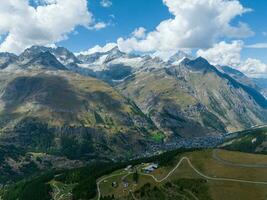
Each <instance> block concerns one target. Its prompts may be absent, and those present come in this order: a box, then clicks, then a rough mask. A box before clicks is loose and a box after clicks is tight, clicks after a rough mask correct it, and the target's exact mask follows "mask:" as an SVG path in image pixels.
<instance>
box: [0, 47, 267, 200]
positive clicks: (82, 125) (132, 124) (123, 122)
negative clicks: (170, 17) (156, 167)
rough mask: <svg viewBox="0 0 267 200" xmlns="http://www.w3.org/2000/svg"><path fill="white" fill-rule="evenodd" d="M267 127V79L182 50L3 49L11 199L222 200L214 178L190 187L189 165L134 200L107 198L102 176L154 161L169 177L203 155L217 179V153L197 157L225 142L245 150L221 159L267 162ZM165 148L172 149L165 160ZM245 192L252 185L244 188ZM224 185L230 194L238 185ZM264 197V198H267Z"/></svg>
mask: <svg viewBox="0 0 267 200" xmlns="http://www.w3.org/2000/svg"><path fill="white" fill-rule="evenodd" d="M266 123H267V99H266V85H264V81H261V80H259V79H250V78H248V77H247V76H246V75H244V74H243V73H241V72H239V71H237V70H235V69H233V68H231V67H229V66H213V65H211V64H210V63H209V62H208V61H207V60H205V59H204V58H202V57H198V58H194V57H192V56H190V55H187V54H185V53H183V52H177V53H176V54H175V55H173V56H172V57H171V58H170V59H169V60H167V61H163V60H162V59H160V58H158V57H151V56H149V55H137V54H136V55H135V54H127V53H124V52H121V51H120V50H119V48H118V47H115V48H113V49H111V50H109V51H106V52H96V53H93V54H74V53H72V52H70V51H68V50H67V49H65V48H63V47H58V48H48V47H43V46H33V47H31V48H28V49H26V50H25V51H24V52H23V53H21V54H20V55H14V54H11V53H0V161H1V162H0V183H1V184H2V185H3V187H2V188H1V190H0V191H1V192H0V196H2V198H3V199H7V200H16V199H19V200H24V199H25V200H26V199H27V200H30V199H51V198H52V199H56V200H59V199H61V200H62V199H77V200H78V199H91V198H92V199H93V198H95V199H96V198H97V199H100V198H102V199H148V200H151V199H158V198H156V197H158V195H161V196H160V199H179V198H181V199H203V200H207V199H221V198H220V197H219V196H218V191H219V189H218V188H219V187H220V186H218V185H217V188H216V187H215V186H214V185H212V186H211V185H210V183H209V182H207V181H206V180H205V181H204V180H202V179H201V178H203V177H204V178H205V176H202V177H197V176H196V175H194V176H193V177H191V179H188V176H189V175H188V174H189V172H188V171H186V170H188V168H184V169H183V170H185V171H184V173H183V174H184V175H188V176H185V177H184V179H181V180H179V181H177V180H176V181H174V182H171V183H164V184H163V183H161V181H157V183H159V185H155V183H152V179H151V180H146V179H145V178H142V177H140V181H141V182H142V181H143V183H144V184H141V186H140V187H139V186H138V185H137V186H136V187H137V189H136V190H134V192H132V191H131V190H130V191H129V193H127V194H126V195H125V196H124V197H123V198H121V196H120V194H121V192H122V191H120V189H119V187H118V188H117V189H115V190H114V191H113V190H112V188H109V189H107V188H108V186H107V187H106V188H104V186H103V188H104V190H103V191H104V194H105V195H104V196H105V197H104V196H103V197H102V194H103V192H102V193H100V191H101V188H100V184H101V181H100V182H96V180H98V179H99V178H100V177H102V176H103V175H108V174H111V173H113V172H114V171H116V170H120V169H122V168H124V167H125V165H126V166H127V165H128V164H129V165H131V166H137V169H136V170H137V171H138V169H139V166H141V164H142V163H144V162H152V161H153V162H156V161H157V162H159V164H162V166H164V167H163V168H162V171H161V172H162V173H163V174H164V173H167V171H168V170H169V169H171V168H172V167H175V165H176V163H175V162H174V161H177V162H178V161H179V160H180V159H181V158H182V156H184V158H183V160H185V159H191V160H193V159H195V158H198V157H199V158H201V160H199V161H198V162H195V163H194V162H193V164H192V163H191V162H190V161H189V165H190V164H191V165H190V166H191V168H192V169H195V167H194V166H197V167H199V168H200V169H202V171H203V173H206V174H207V173H209V172H210V173H215V172H213V171H212V170H211V171H210V170H209V168H208V167H207V165H206V163H210V165H209V166H212V165H213V164H214V163H213V162H214V161H211V160H210V158H209V156H212V155H214V152H211V151H212V150H196V149H198V148H200V147H201V149H206V148H210V147H212V148H214V147H217V146H218V145H219V147H220V148H223V149H227V150H240V151H244V153H243V154H241V153H240V155H238V153H233V152H232V153H229V152H228V151H226V150H220V151H219V152H215V153H217V154H218V155H217V156H221V157H223V156H226V157H227V155H228V154H227V152H228V153H229V156H230V155H231V156H232V157H231V158H233V159H234V158H237V157H242V156H243V157H244V158H245V157H247V158H250V156H251V154H248V155H246V154H245V153H263V154H265V153H266V152H267V151H266V142H267V139H266V129H265V128H263V125H264V124H266ZM251 128H252V130H251V131H248V132H245V133H244V132H242V131H243V130H246V129H251ZM258 129H259V130H258ZM255 130H257V131H256V132H255ZM234 132H235V134H229V133H234ZM247 133H248V134H250V135H249V136H246V134H247ZM253 134H255V135H253ZM229 135H230V136H229ZM234 136H237V137H236V138H233V137H234ZM251 141H254V142H252V143H253V144H254V143H255V146H253V145H252V146H253V147H251V144H250V143H251ZM247 143H249V144H247ZM256 145H257V146H256ZM239 147H240V148H239ZM241 147H242V148H241ZM178 148H183V149H182V150H179V151H177V150H175V149H178ZM186 149H190V150H186ZM192 149H194V151H192ZM171 150H174V151H171ZM163 151H164V152H165V151H171V153H165V154H160V153H163ZM158 154H160V155H158ZM216 158H217V157H216ZM140 159H141V160H140ZM142 159H144V160H142ZM146 159H148V160H146ZM251 159H252V160H253V158H251ZM221 161H222V160H221ZM129 162H130V163H129ZM184 162H186V160H185V161H184ZM118 163H120V164H118ZM184 165H185V164H184ZM214 165H216V164H214ZM259 165H260V164H259ZM181 167H182V168H183V167H184V166H181ZM228 167H230V166H228ZM239 167H241V166H239ZM212 169H217V168H216V166H215V167H214V168H212ZM220 170H221V171H220ZM220 170H219V169H218V173H219V177H225V173H226V172H227V170H225V171H223V169H220ZM262 170H263V169H262ZM195 171H196V172H197V170H196V169H195ZM215 171H216V170H215ZM229 171H231V170H228V172H229ZM241 171H242V170H241ZM241 171H240V174H241ZM231 172H232V173H234V172H236V173H237V172H238V169H232V171H231ZM242 172H244V171H242ZM136 173H137V172H136ZM251 173H252V172H251ZM132 174H134V172H133V173H132ZM191 174H192V173H191ZM198 174H199V173H198ZM215 174H216V173H215ZM243 174H247V173H243ZM113 175H114V174H113ZM126 175H127V174H126ZM128 175H131V174H130V173H129V174H128ZM202 175H203V174H202ZM133 176H134V175H133ZM136 176H137V175H136ZM210 176H212V174H210V175H207V176H206V178H207V177H210ZM214 176H215V175H214ZM237 176H239V175H237ZM244 176H245V175H244ZM247 176H248V175H247ZM36 177H37V178H36ZM215 177H216V176H215ZM240 177H241V178H239V179H249V178H251V177H242V176H241V175H240ZM252 177H253V178H254V179H256V178H257V176H256V175H255V176H252ZM259 177H260V176H259ZM150 178H151V177H150ZM162 178H163V177H162ZM230 178H231V177H230ZM230 178H229V179H230ZM237 178H238V177H237ZM263 178H264V177H262V178H261V177H260V179H263ZM147 179H149V178H147ZM214 179H215V178H214ZM155 180H157V179H155ZM190 181H191V182H190ZM254 181H256V180H254ZM260 181H262V182H263V181H264V180H260ZM107 182H108V180H105V182H104V183H103V184H105V183H107ZM113 182H114V184H115V182H116V183H117V182H119V181H118V180H113ZM146 182H148V183H149V184H148V183H146ZM145 183H146V184H145ZM160 184H161V185H160ZM218 184H219V183H218ZM235 184H240V185H241V186H240V187H241V188H242V183H235ZM215 185H216V184H215ZM213 187H214V188H213ZM221 187H225V188H227V187H228V189H229V188H230V187H231V184H229V185H223V186H222V185H221ZM262 187H263V186H262ZM114 188H116V187H115V185H113V189H114ZM177 188H178V189H177ZM210 188H212V191H214V192H212V193H210V192H209V190H211V189H210ZM244 188H245V187H244ZM34 189H35V193H34V194H33V193H31V191H34ZM261 189H262V188H260V189H258V190H259V194H260V197H263V198H262V199H264V197H266V196H264V195H267V194H265V193H264V192H263V191H264V190H263V189H262V190H261ZM245 190H246V188H245V189H244V191H245ZM166 191H169V193H168V192H166ZM265 191H266V190H265ZM216 192H217V193H216ZM171 193H173V195H174V196H173V198H172V197H171V196H170V194H171ZM215 193H216V194H215ZM252 193H253V192H252ZM252 193H251V194H250V195H252ZM229 194H230V193H229ZM97 195H99V197H97ZM181 195H182V197H183V196H184V197H183V198H182V197H181ZM179 196H180V197H179ZM252 196H253V195H252ZM252 196H249V198H250V197H251V198H253V197H252ZM257 197H258V196H256V197H255V198H256V199H259V198H257ZM255 198H254V199H255ZM0 199H1V198H0ZM224 199H225V198H224ZM228 199H238V198H236V196H231V197H229V198H228Z"/></svg>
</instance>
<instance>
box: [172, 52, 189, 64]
mask: <svg viewBox="0 0 267 200" xmlns="http://www.w3.org/2000/svg"><path fill="white" fill-rule="evenodd" d="M184 59H189V60H193V59H194V57H193V56H191V55H189V54H187V53H185V52H183V51H177V52H176V53H175V54H174V55H173V56H171V57H170V58H169V60H168V63H170V64H174V65H178V64H180V63H181V62H182V61H183V60H184Z"/></svg>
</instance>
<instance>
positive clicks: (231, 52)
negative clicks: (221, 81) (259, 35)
mask: <svg viewBox="0 0 267 200" xmlns="http://www.w3.org/2000/svg"><path fill="white" fill-rule="evenodd" d="M244 47H245V45H244V43H243V42H242V41H233V42H232V43H226V42H224V41H223V42H220V43H218V44H215V45H214V46H213V47H212V48H210V49H206V50H203V49H201V50H198V51H197V55H198V56H202V57H203V58H206V59H207V60H208V61H209V62H210V63H211V64H213V65H226V66H230V67H234V68H236V69H238V70H240V71H242V72H243V73H245V74H246V75H248V76H250V77H267V65H266V64H264V63H262V62H261V61H260V60H258V59H252V58H248V59H247V60H245V61H242V59H241V51H242V49H243V48H244Z"/></svg>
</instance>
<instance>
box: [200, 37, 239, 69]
mask: <svg viewBox="0 0 267 200" xmlns="http://www.w3.org/2000/svg"><path fill="white" fill-rule="evenodd" d="M243 45H244V43H243V42H242V41H233V42H232V43H226V42H224V41H222V42H220V43H218V44H215V45H214V46H213V47H212V48H209V49H205V50H203V49H200V50H198V51H197V56H201V57H203V58H206V59H207V60H208V61H209V62H210V63H211V64H213V65H217V64H219V65H227V66H232V67H237V66H238V65H239V64H240V60H241V56H240V53H241V50H242V48H243Z"/></svg>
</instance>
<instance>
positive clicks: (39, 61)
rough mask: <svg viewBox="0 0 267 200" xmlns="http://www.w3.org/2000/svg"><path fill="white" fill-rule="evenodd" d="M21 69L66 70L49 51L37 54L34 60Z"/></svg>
mask: <svg viewBox="0 0 267 200" xmlns="http://www.w3.org/2000/svg"><path fill="white" fill-rule="evenodd" d="M22 67H24V68H26V69H52V70H66V67H65V66H64V65H63V64H62V63H60V62H59V61H58V60H57V59H56V57H55V56H54V55H53V54H51V53H50V52H49V51H45V52H41V53H39V54H38V55H36V57H35V58H33V59H32V60H30V61H29V62H28V63H26V64H24V65H23V66H22Z"/></svg>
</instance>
